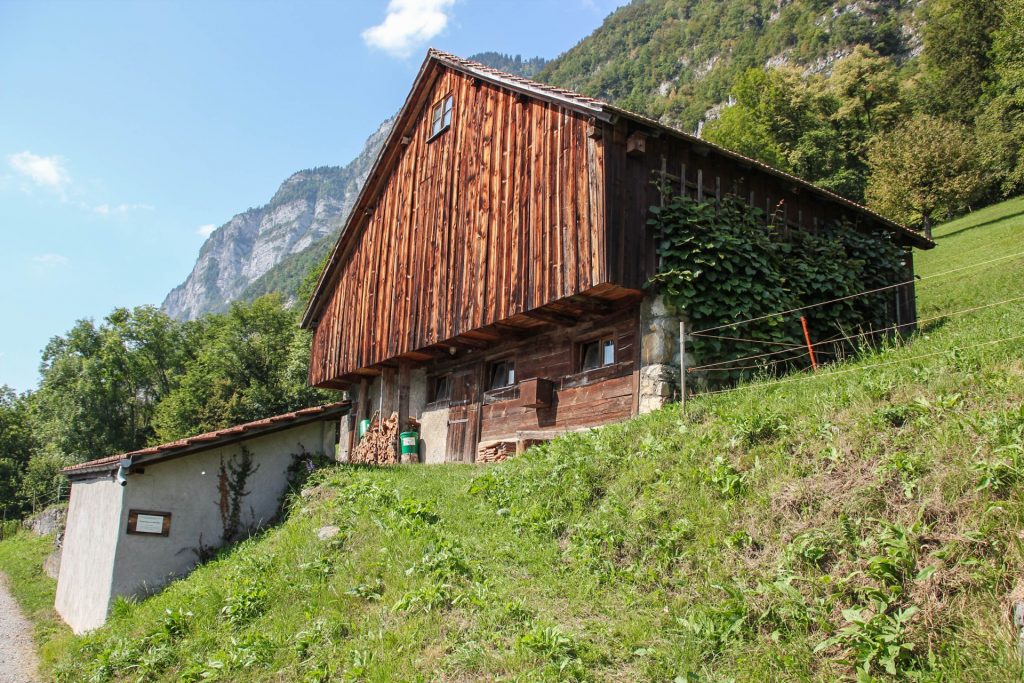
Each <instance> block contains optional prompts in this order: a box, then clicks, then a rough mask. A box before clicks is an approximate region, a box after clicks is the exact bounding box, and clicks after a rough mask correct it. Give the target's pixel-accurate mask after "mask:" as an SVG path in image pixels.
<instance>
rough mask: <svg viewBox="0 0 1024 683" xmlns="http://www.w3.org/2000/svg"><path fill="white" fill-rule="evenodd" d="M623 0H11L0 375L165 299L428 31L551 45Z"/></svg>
mask: <svg viewBox="0 0 1024 683" xmlns="http://www.w3.org/2000/svg"><path fill="white" fill-rule="evenodd" d="M620 4H623V3H622V0H549V1H542V0H391V1H390V2H387V1H377V2H371V1H362V2H356V1H354V0H353V1H345V2H288V3H277V2H237V3H236V2H198V1H194V2H176V3H169V2H87V1H84V0H82V1H77V2H63V3H61V2H42V1H33V2H21V1H17V0H0V239H2V242H0V384H8V385H10V386H12V387H14V388H15V389H18V390H26V389H29V388H31V387H33V386H34V385H35V384H36V382H37V380H38V376H37V368H38V364H39V353H40V350H41V349H42V347H43V346H44V345H45V344H46V342H47V340H48V339H49V338H50V337H52V336H54V335H58V334H63V333H64V332H65V331H67V330H68V329H69V328H70V327H71V326H72V325H73V324H74V322H75V320H77V319H79V318H94V319H96V320H99V319H101V318H102V317H103V316H104V315H106V314H107V313H109V312H110V310H111V309H113V308H114V307H116V306H135V305H139V304H146V303H151V304H159V303H160V302H161V301H162V300H163V297H164V295H165V294H166V293H167V292H168V290H170V289H171V288H172V287H173V286H175V285H177V284H178V283H180V282H181V281H182V280H183V279H184V278H185V276H186V275H187V274H188V273H189V271H190V270H191V268H192V265H193V263H194V261H195V258H196V255H197V253H198V251H199V247H200V245H201V244H202V242H203V240H204V234H207V233H208V231H209V230H211V229H212V227H213V226H219V225H220V224H222V223H224V222H225V221H227V220H228V219H229V218H230V217H231V216H232V215H234V214H235V213H238V212H240V211H244V210H245V209H246V208H248V207H251V206H259V205H261V204H263V203H265V202H266V201H267V200H269V199H270V197H271V196H272V194H273V192H274V191H275V190H276V189H277V186H278V185H279V184H280V183H281V181H282V180H284V179H285V178H286V177H287V176H288V175H290V174H291V173H293V172H295V171H297V170H299V169H302V168H309V167H312V166H319V165H328V164H330V165H340V164H344V163H346V162H348V161H349V160H351V159H352V158H353V157H354V156H355V154H356V153H358V151H359V150H360V149H361V147H362V145H363V142H364V140H365V138H366V136H367V135H369V134H370V133H371V132H372V131H373V130H374V129H375V128H376V127H377V126H378V124H379V123H380V122H381V121H382V120H384V119H385V118H387V117H388V116H390V115H391V114H392V113H394V112H395V111H396V110H397V109H398V107H399V106H400V105H401V103H402V101H403V100H404V98H405V95H406V92H407V90H408V88H409V86H410V85H411V83H412V79H413V78H414V76H415V74H416V71H417V69H418V68H419V65H420V62H421V61H422V59H423V55H424V53H425V50H426V48H427V47H428V46H435V47H439V48H441V49H444V50H448V51H450V52H454V53H456V54H459V55H463V56H469V55H471V54H474V53H477V52H483V51H487V50H494V51H498V52H505V53H511V54H522V55H523V56H524V57H532V56H543V57H548V58H551V57H554V56H556V55H558V54H559V53H561V52H564V51H565V50H567V49H568V48H570V47H572V46H573V45H575V44H576V43H577V42H578V41H579V40H580V39H582V38H583V37H584V36H586V35H587V34H589V33H590V32H591V31H593V30H594V29H595V28H597V27H598V26H599V25H600V24H601V22H602V20H603V19H604V17H605V16H607V15H608V14H609V13H610V12H611V11H612V10H613V9H614V8H615V7H616V6H618V5H620Z"/></svg>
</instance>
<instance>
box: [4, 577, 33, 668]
mask: <svg viewBox="0 0 1024 683" xmlns="http://www.w3.org/2000/svg"><path fill="white" fill-rule="evenodd" d="M37 664H38V661H37V660H36V652H35V648H34V647H33V645H32V625H31V624H29V623H28V621H27V620H26V619H25V617H24V616H22V614H21V610H20V609H19V608H18V603H16V602H15V601H14V598H13V597H12V596H11V593H10V591H8V590H7V577H6V576H4V575H3V574H0V683H35V682H36V681H38V680H39V679H38V678H36V665H37Z"/></svg>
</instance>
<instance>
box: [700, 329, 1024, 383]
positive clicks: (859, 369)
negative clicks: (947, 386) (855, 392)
mask: <svg viewBox="0 0 1024 683" xmlns="http://www.w3.org/2000/svg"><path fill="white" fill-rule="evenodd" d="M1022 339H1024V334H1019V335H1016V336H1013V337H1003V338H1002V339H990V340H989V341H984V342H979V343H977V344H968V345H967V346H954V347H952V348H949V349H944V350H942V351H934V352H932V353H922V354H919V355H916V356H910V357H909V358H899V359H896V360H891V361H885V362H882V363H872V364H870V365H859V366H857V367H854V368H842V369H832V370H829V371H827V372H822V373H813V374H801V375H800V376H799V377H787V378H784V379H778V380H774V381H773V382H772V383H771V384H758V383H752V384H741V385H740V386H736V387H729V388H728V389H716V390H714V391H705V392H702V395H705V396H714V395H716V394H730V393H732V392H734V391H744V390H748V389H756V388H762V389H770V388H773V387H776V386H779V385H782V384H791V383H793V382H808V381H812V380H815V379H821V378H828V377H835V376H836V375H846V374H849V373H852V372H863V371H865V370H872V369H874V368H881V367H886V366H890V365H902V364H906V363H912V362H914V361H918V360H922V359H924V358H934V357H936V356H948V355H950V354H951V353H956V352H958V351H970V350H971V349H977V348H982V347H986V346H995V345H997V344H1005V343H1007V342H1012V341H1019V340H1022Z"/></svg>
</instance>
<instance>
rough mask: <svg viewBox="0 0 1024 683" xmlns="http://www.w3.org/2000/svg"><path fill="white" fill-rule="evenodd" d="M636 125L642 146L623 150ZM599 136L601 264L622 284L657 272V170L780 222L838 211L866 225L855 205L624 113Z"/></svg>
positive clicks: (802, 222)
mask: <svg viewBox="0 0 1024 683" xmlns="http://www.w3.org/2000/svg"><path fill="white" fill-rule="evenodd" d="M637 130H640V131H641V132H646V134H647V136H646V140H645V145H644V148H645V151H644V152H643V153H633V154H628V153H627V146H626V139H627V138H628V137H629V136H630V135H631V134H633V133H634V132H636V131H637ZM603 136H604V137H605V138H606V139H610V140H611V142H610V143H609V144H608V145H607V146H606V150H605V164H606V166H605V176H604V178H605V193H606V196H607V202H606V205H607V211H608V226H607V235H608V250H607V254H606V257H607V263H606V264H605V268H606V269H607V271H608V276H609V281H610V282H614V283H616V284H618V285H621V286H623V287H631V288H640V287H642V286H643V285H644V283H646V282H647V280H648V279H650V277H651V276H652V275H654V274H655V273H656V272H657V268H658V262H657V254H656V251H655V244H654V237H653V235H652V233H651V232H650V231H649V230H647V229H646V223H647V219H648V218H649V217H650V213H649V209H650V207H651V206H654V205H657V204H658V203H659V202H660V199H661V197H660V194H659V193H658V190H657V185H656V181H658V182H660V181H661V179H662V172H663V171H664V174H665V180H666V181H667V183H668V185H669V186H670V187H671V188H672V190H673V191H675V192H680V191H682V192H685V193H686V194H687V195H688V196H690V197H694V198H698V197H703V199H705V200H708V201H714V200H716V198H720V197H722V196H725V195H727V194H732V195H736V196H738V197H741V198H743V199H744V200H746V201H747V202H748V203H751V204H752V205H753V206H755V207H757V208H760V209H761V210H763V211H765V212H766V213H767V214H769V215H771V214H773V213H775V212H776V209H779V211H778V213H777V215H776V219H775V224H776V225H777V226H779V227H780V229H783V230H809V231H814V230H816V229H817V227H818V226H820V225H824V224H825V223H827V222H832V221H835V220H838V219H840V218H844V217H845V218H847V219H848V220H849V221H850V222H851V223H852V224H854V225H859V226H863V227H870V226H871V225H872V223H871V222H870V221H869V220H868V219H865V217H864V214H862V213H861V212H858V211H856V210H854V209H851V208H848V207H846V206H844V205H841V204H838V203H835V202H826V201H823V200H822V199H821V198H820V197H818V196H816V195H814V194H813V193H812V192H810V191H808V190H807V189H806V188H803V187H801V186H800V185H799V184H798V183H797V182H796V181H788V180H787V179H786V178H784V177H779V176H777V175H771V174H769V173H766V172H764V171H763V170H761V169H760V168H758V167H757V166H755V165H753V164H750V163H742V162H738V161H737V160H735V159H731V158H728V157H726V156H723V155H722V154H719V153H717V152H716V151H715V149H714V148H712V147H710V146H708V145H703V144H700V143H699V142H696V143H695V142H693V141H691V140H688V139H685V138H682V137H676V136H673V135H672V134H670V133H667V132H665V131H662V130H654V129H651V128H647V127H644V126H642V124H639V123H637V122H633V121H628V120H620V121H619V122H618V123H617V124H615V125H610V124H609V125H606V126H605V129H604V133H603ZM780 202H781V207H780ZM767 218H768V217H767V216H766V219H767ZM879 227H880V226H879Z"/></svg>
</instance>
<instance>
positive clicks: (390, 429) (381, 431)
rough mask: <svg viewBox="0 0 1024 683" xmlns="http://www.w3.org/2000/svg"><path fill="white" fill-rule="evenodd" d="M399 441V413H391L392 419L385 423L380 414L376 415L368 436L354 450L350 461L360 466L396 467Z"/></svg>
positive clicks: (367, 431)
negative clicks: (396, 448) (396, 445)
mask: <svg viewBox="0 0 1024 683" xmlns="http://www.w3.org/2000/svg"><path fill="white" fill-rule="evenodd" d="M397 440H398V413H391V417H389V418H388V419H386V420H384V421H383V422H382V421H381V420H380V415H379V414H378V415H375V416H374V418H373V420H372V421H371V422H370V428H369V429H368V430H366V434H363V438H362V439H361V440H360V441H359V443H358V444H357V445H356V447H355V448H353V449H352V453H351V455H349V459H348V461H349V462H351V463H357V464H360V465H394V464H395V463H397V462H398V454H397V453H396V452H395V443H396V442H397Z"/></svg>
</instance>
